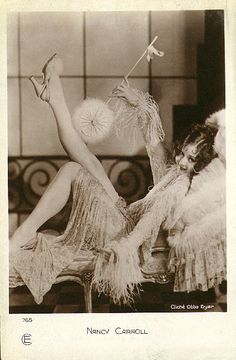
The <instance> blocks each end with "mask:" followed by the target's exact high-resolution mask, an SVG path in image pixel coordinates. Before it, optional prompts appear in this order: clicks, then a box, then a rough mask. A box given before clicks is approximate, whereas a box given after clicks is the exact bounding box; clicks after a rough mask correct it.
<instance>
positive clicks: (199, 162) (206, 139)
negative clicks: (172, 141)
mask: <svg viewBox="0 0 236 360" xmlns="http://www.w3.org/2000/svg"><path fill="white" fill-rule="evenodd" d="M216 133H217V129H214V128H212V127H209V126H207V125H205V124H204V125H200V124H197V125H194V126H192V127H191V129H190V132H189V134H188V135H187V136H186V138H185V139H184V141H183V142H182V144H181V145H178V146H177V148H175V155H177V154H178V153H179V152H180V151H181V150H180V149H182V148H184V147H185V146H186V145H188V144H196V145H197V156H196V162H195V165H194V172H195V173H198V172H199V171H201V170H202V169H204V167H205V166H207V165H208V164H209V163H210V162H211V160H213V159H214V158H215V157H217V154H216V152H215V150H214V139H215V135H216ZM193 175H194V174H193Z"/></svg>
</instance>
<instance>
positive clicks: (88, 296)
mask: <svg viewBox="0 0 236 360" xmlns="http://www.w3.org/2000/svg"><path fill="white" fill-rule="evenodd" d="M83 283H84V302H85V312H86V313H92V312H93V303H92V282H91V276H88V277H87V278H86V276H85V279H84V281H83Z"/></svg>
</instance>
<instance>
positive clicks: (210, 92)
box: [7, 9, 227, 334]
mask: <svg viewBox="0 0 236 360" xmlns="http://www.w3.org/2000/svg"><path fill="white" fill-rule="evenodd" d="M7 76H8V78H7V79H8V80H7V87H8V88H7V92H8V191H9V194H8V205H9V314H68V313H74V314H81V313H180V312H181V313H187V314H186V315H188V314H190V313H193V312H194V313H195V312H201V313H209V312H218V313H220V312H227V274H226V267H227V259H226V145H225V134H226V128H227V125H226V122H225V107H226V99H225V98H226V91H225V13H224V10H223V9H216V10H211V9H209V10H207V9H206V10H178V11H170V10H168V11H154V10H153V11H118V12H115V11H109V12H108V11H101V12H96V11H90V12H89V11H84V12H82V11H81V12H54V11H52V12H10V13H8V15H7ZM180 316H181V315H180ZM94 330H95V331H101V329H100V330H99V329H93V328H91V327H90V326H88V328H87V331H88V333H93V331H94ZM136 330H137V331H139V333H141V334H142V332H143V333H144V334H145V329H136ZM117 331H118V333H119V332H122V331H123V330H122V328H119V327H118V330H117ZM129 331H131V330H129ZM132 331H133V330H132ZM134 334H135V333H134Z"/></svg>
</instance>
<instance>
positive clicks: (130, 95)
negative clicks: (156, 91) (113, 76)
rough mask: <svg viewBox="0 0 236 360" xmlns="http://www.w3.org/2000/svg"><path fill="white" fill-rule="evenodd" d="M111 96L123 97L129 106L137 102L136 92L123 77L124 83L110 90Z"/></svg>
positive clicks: (135, 104)
mask: <svg viewBox="0 0 236 360" xmlns="http://www.w3.org/2000/svg"><path fill="white" fill-rule="evenodd" d="M111 97H118V98H122V99H125V100H126V101H127V102H128V103H129V104H130V105H131V106H137V104H138V97H137V92H136V91H135V90H134V89H132V88H131V87H130V86H129V83H128V80H127V79H125V83H122V84H121V85H119V86H117V87H116V88H115V89H114V90H113V91H112V96H111Z"/></svg>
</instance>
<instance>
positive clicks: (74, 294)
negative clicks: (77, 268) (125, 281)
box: [9, 282, 227, 314]
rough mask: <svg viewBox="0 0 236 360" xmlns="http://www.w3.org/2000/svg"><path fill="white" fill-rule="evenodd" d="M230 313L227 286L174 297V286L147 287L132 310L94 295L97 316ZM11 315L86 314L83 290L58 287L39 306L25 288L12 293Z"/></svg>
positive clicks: (67, 284) (73, 285)
mask: <svg viewBox="0 0 236 360" xmlns="http://www.w3.org/2000/svg"><path fill="white" fill-rule="evenodd" d="M212 311H213V312H226V311H227V303H226V283H223V284H222V285H221V286H220V294H218V296H217V297H216V294H215V291H214V290H213V289H210V290H209V291H207V292H200V291H199V292H192V293H189V294H185V293H173V291H172V287H171V285H159V284H152V283H145V284H143V286H142V290H141V291H140V294H139V295H138V296H136V297H135V303H134V304H133V305H132V306H131V307H128V306H117V305H114V304H112V303H111V302H110V301H109V299H108V298H107V297H105V296H103V295H100V296H98V295H97V294H96V293H94V294H93V312H94V313H120V312H212ZM9 312H10V313H18V314H19V313H36V314H37V313H83V312H85V306H84V297H83V288H82V287H81V286H80V285H79V284H76V283H73V282H64V283H61V284H56V285H54V286H53V287H52V289H51V290H50V291H49V293H47V294H46V296H45V297H44V301H43V303H42V304H40V305H37V304H36V303H35V302H34V300H33V297H32V295H31V293H30V292H29V290H28V289H27V288H26V287H25V286H23V287H19V288H16V289H12V290H11V293H10V309H9Z"/></svg>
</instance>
